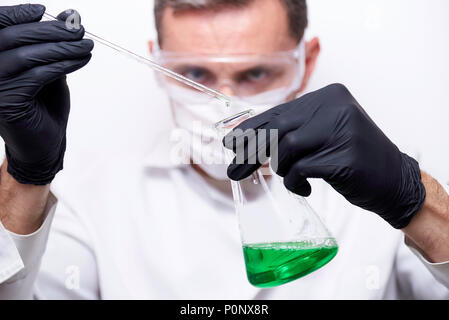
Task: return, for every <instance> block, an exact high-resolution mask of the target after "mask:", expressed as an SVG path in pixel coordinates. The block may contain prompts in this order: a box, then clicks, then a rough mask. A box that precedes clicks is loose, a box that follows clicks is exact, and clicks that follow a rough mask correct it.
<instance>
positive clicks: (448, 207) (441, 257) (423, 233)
mask: <svg viewBox="0 0 449 320" xmlns="http://www.w3.org/2000/svg"><path fill="white" fill-rule="evenodd" d="M421 175H422V182H423V184H424V187H425V188H426V199H425V201H424V205H423V207H422V209H421V210H420V211H419V212H418V213H417V214H416V215H415V217H414V218H413V219H412V221H411V222H410V224H409V225H408V226H407V227H405V228H404V229H402V231H403V232H404V233H405V235H406V236H407V238H408V242H410V241H411V242H412V243H410V244H412V245H413V246H414V247H416V248H417V249H418V250H419V251H421V253H422V254H423V255H424V256H425V257H426V258H427V259H428V260H430V262H443V261H449V195H448V194H447V193H446V191H445V190H444V189H443V187H442V186H441V185H440V184H439V183H438V182H437V181H436V180H435V179H433V178H432V177H431V176H429V175H428V174H426V173H425V172H422V173H421Z"/></svg>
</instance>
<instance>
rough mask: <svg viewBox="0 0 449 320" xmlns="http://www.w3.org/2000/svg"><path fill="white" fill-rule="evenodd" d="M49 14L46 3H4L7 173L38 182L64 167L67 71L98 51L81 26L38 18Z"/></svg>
mask: <svg viewBox="0 0 449 320" xmlns="http://www.w3.org/2000/svg"><path fill="white" fill-rule="evenodd" d="M44 12H45V7H44V6H42V5H19V6H7V7H0V135H1V137H2V138H3V140H4V141H5V144H6V156H7V159H8V172H9V173H10V174H11V175H12V176H13V177H14V178H15V179H16V180H17V181H18V182H20V183H23V184H34V185H45V184H48V183H50V182H51V181H52V180H53V178H54V177H55V175H56V173H58V172H59V171H60V170H61V169H62V166H63V158H64V153H65V148H66V127H67V121H68V116H69V111H70V94H69V89H68V86H67V82H66V77H65V75H66V74H68V73H70V72H73V71H75V70H78V69H80V68H82V67H83V66H85V65H86V64H87V63H88V62H89V60H90V58H91V54H90V52H91V51H92V49H93V42H92V41H91V40H82V38H83V36H84V29H83V28H82V27H81V28H67V26H66V23H65V22H64V21H48V22H38V21H40V20H41V18H42V15H43V13H44ZM66 17H68V14H62V15H60V16H58V19H59V20H65V18H66Z"/></svg>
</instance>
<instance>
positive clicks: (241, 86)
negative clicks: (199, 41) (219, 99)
mask: <svg viewBox="0 0 449 320" xmlns="http://www.w3.org/2000/svg"><path fill="white" fill-rule="evenodd" d="M153 55H154V59H155V60H156V61H157V62H158V63H160V64H161V65H163V66H164V67H167V68H169V69H171V70H173V71H175V72H177V73H179V74H181V75H183V76H184V77H187V78H189V79H191V80H193V81H196V82H199V83H201V84H203V85H205V86H207V87H209V88H212V89H214V90H217V91H221V92H225V93H227V94H228V95H231V96H236V97H240V98H246V97H252V96H257V95H260V94H264V93H266V92H271V91H279V90H282V91H285V94H291V93H293V92H294V91H295V90H297V89H298V88H299V86H300V85H301V81H302V78H303V75H304V69H305V45H304V41H301V42H300V43H299V45H298V46H297V47H296V48H295V49H294V50H289V51H280V52H274V53H269V54H228V55H210V54H184V53H183V54H181V53H178V52H169V51H164V50H159V49H157V48H156V50H155V52H154V54H153ZM160 77H161V78H162V79H159V80H162V83H166V84H169V85H170V86H171V85H177V86H181V87H185V88H188V87H186V86H184V85H183V84H182V83H180V82H177V81H175V80H172V79H170V78H168V77H164V76H160Z"/></svg>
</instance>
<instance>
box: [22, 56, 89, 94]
mask: <svg viewBox="0 0 449 320" xmlns="http://www.w3.org/2000/svg"><path fill="white" fill-rule="evenodd" d="M91 57H92V55H91V54H88V55H87V56H86V57H84V58H81V59H75V60H65V61H60V62H55V63H51V64H48V65H43V66H39V67H36V68H33V69H31V70H28V71H26V72H24V73H23V74H21V75H20V77H19V78H18V79H17V80H16V82H17V83H25V84H27V85H26V86H23V88H22V89H21V90H18V91H20V94H21V95H26V96H29V97H30V98H33V97H35V96H36V95H37V94H38V93H39V91H40V90H41V88H42V87H44V86H45V85H47V84H49V83H51V82H53V81H55V80H57V79H60V78H62V77H64V76H65V75H66V74H69V73H72V72H74V71H76V70H78V69H81V68H82V67H84V66H85V65H86V64H87V63H88V62H89V61H90V59H91Z"/></svg>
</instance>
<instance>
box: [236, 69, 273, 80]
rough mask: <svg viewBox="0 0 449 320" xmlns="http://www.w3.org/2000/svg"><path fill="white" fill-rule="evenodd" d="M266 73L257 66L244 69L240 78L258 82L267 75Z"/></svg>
mask: <svg viewBox="0 0 449 320" xmlns="http://www.w3.org/2000/svg"><path fill="white" fill-rule="evenodd" d="M267 75H268V72H267V70H265V69H261V68H257V69H252V70H249V71H246V72H245V74H243V77H242V80H243V81H249V82H258V81H261V80H264V79H265V78H266V77H267Z"/></svg>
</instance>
